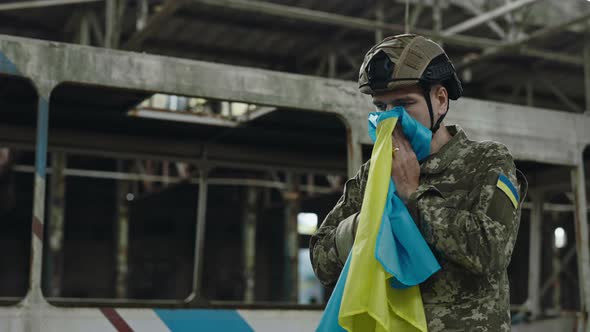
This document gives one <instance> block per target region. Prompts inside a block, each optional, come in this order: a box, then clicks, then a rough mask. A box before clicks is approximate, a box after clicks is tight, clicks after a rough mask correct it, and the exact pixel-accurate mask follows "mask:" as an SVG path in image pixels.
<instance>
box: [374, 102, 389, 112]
mask: <svg viewBox="0 0 590 332" xmlns="http://www.w3.org/2000/svg"><path fill="white" fill-rule="evenodd" d="M375 108H376V109H377V111H381V112H384V111H386V110H387V105H386V104H384V103H375Z"/></svg>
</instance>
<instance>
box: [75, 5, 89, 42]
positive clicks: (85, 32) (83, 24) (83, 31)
mask: <svg viewBox="0 0 590 332" xmlns="http://www.w3.org/2000/svg"><path fill="white" fill-rule="evenodd" d="M88 17H89V14H88V12H82V13H81V14H80V28H79V31H78V36H77V37H78V38H77V39H78V40H76V42H78V44H80V45H90V21H89V19H88Z"/></svg>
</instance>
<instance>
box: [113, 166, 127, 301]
mask: <svg viewBox="0 0 590 332" xmlns="http://www.w3.org/2000/svg"><path fill="white" fill-rule="evenodd" d="M117 168H118V171H119V172H125V168H124V165H123V162H122V161H119V162H118V165H117ZM129 189H130V185H129V182H128V181H125V180H119V181H117V209H116V211H117V226H116V234H117V236H116V239H117V240H116V241H117V242H116V251H115V252H116V257H115V261H116V266H115V273H116V278H115V280H116V281H115V296H116V297H117V298H121V299H122V298H127V297H128V295H127V289H128V287H127V285H128V276H129V208H128V200H127V195H128V194H129Z"/></svg>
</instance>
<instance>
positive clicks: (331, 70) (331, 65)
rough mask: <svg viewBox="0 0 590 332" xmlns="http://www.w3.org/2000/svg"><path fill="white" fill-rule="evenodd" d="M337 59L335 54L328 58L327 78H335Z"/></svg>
mask: <svg viewBox="0 0 590 332" xmlns="http://www.w3.org/2000/svg"><path fill="white" fill-rule="evenodd" d="M337 67H338V57H337V56H336V53H334V52H332V53H330V55H329V56H328V77H330V78H336V75H337V71H338V68H337Z"/></svg>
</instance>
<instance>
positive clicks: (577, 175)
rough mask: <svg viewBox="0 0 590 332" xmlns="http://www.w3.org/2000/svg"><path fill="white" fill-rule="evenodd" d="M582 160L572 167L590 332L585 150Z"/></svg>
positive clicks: (581, 275) (582, 300) (582, 302)
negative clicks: (589, 316)
mask: <svg viewBox="0 0 590 332" xmlns="http://www.w3.org/2000/svg"><path fill="white" fill-rule="evenodd" d="M580 150H581V151H580V157H579V158H580V160H579V161H578V164H577V165H576V167H574V168H573V169H572V174H571V175H572V187H573V188H574V197H575V202H574V204H575V212H574V217H575V229H576V251H577V259H578V276H579V280H580V307H581V311H582V312H583V313H584V314H585V321H584V326H585V327H584V328H585V331H587V332H590V324H588V306H589V304H590V249H589V245H588V215H587V197H586V185H585V184H586V178H585V175H584V158H583V150H582V149H580Z"/></svg>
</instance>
